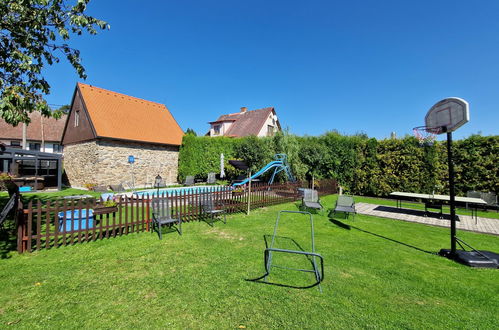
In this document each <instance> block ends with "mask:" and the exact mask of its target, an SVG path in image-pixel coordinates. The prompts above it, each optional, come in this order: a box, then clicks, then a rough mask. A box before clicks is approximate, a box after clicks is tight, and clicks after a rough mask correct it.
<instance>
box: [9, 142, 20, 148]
mask: <svg viewBox="0 0 499 330" xmlns="http://www.w3.org/2000/svg"><path fill="white" fill-rule="evenodd" d="M10 146H11V147H12V148H21V142H19V141H10Z"/></svg>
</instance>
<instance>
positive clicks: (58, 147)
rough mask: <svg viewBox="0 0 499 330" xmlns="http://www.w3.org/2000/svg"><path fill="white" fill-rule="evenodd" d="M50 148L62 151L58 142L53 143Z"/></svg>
mask: <svg viewBox="0 0 499 330" xmlns="http://www.w3.org/2000/svg"><path fill="white" fill-rule="evenodd" d="M52 150H53V151H54V152H62V146H61V145H60V144H59V143H54V144H53V145H52Z"/></svg>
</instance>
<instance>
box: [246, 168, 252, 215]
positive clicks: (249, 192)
mask: <svg viewBox="0 0 499 330" xmlns="http://www.w3.org/2000/svg"><path fill="white" fill-rule="evenodd" d="M248 179H249V181H248V211H247V212H246V214H247V215H249V214H250V204H251V170H250V171H249V175H248Z"/></svg>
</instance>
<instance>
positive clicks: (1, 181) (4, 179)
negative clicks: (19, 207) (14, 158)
mask: <svg viewBox="0 0 499 330" xmlns="http://www.w3.org/2000/svg"><path fill="white" fill-rule="evenodd" d="M3 190H7V191H8V192H9V196H12V195H13V194H15V193H17V192H19V187H18V186H17V185H16V183H15V182H14V181H13V180H12V176H10V175H9V174H8V173H3V172H0V191H3Z"/></svg>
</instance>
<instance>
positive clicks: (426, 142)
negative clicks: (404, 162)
mask: <svg viewBox="0 0 499 330" xmlns="http://www.w3.org/2000/svg"><path fill="white" fill-rule="evenodd" d="M412 131H413V132H414V136H415V137H416V139H418V141H419V144H420V145H421V146H432V145H433V144H434V143H435V140H436V139H437V134H440V133H442V127H430V126H418V127H414V128H413V129H412Z"/></svg>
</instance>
